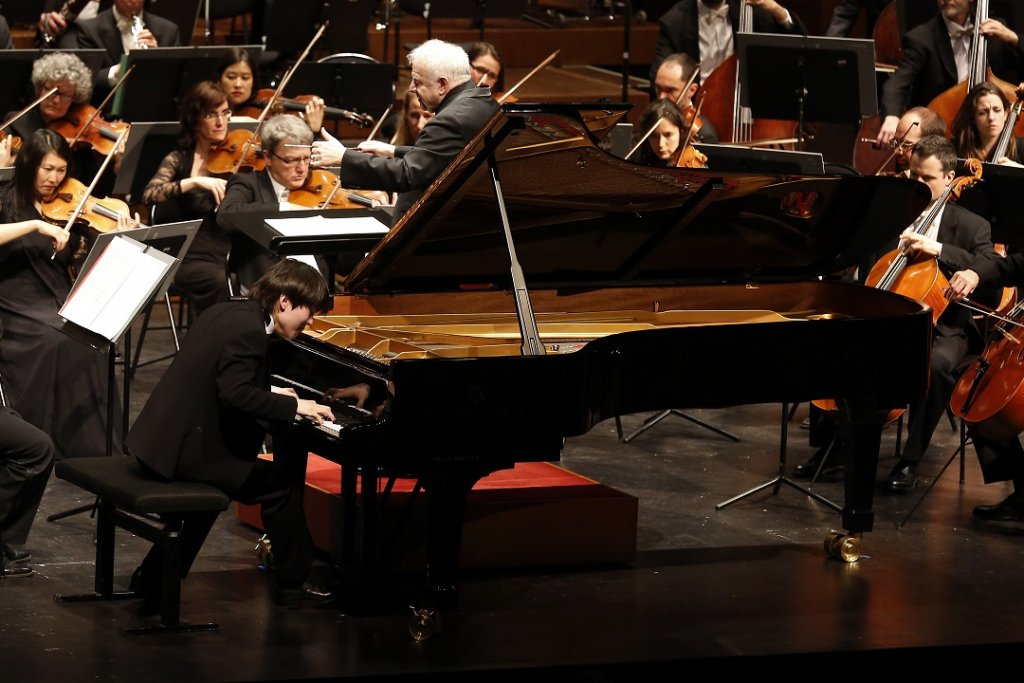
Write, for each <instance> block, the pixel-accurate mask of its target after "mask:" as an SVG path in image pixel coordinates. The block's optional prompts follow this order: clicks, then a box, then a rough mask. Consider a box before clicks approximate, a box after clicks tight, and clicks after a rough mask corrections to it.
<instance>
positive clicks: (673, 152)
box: [634, 100, 686, 166]
mask: <svg viewBox="0 0 1024 683" xmlns="http://www.w3.org/2000/svg"><path fill="white" fill-rule="evenodd" d="M655 123H657V124H658V127H657V128H655V129H654V132H653V133H651V134H650V135H649V136H648V137H647V142H646V144H644V145H641V146H640V149H639V150H638V151H637V153H636V156H635V157H634V161H636V162H637V163H641V164H645V165H647V166H675V165H676V163H675V162H676V159H677V153H678V151H679V145H681V144H682V143H683V140H684V139H685V138H686V122H685V121H684V120H683V113H682V112H681V111H679V107H677V106H676V105H675V104H673V103H672V101H671V100H655V101H654V102H651V103H650V104H649V105H648V106H647V109H645V110H644V113H643V115H642V116H641V117H640V122H639V123H638V124H637V127H636V129H635V130H636V131H637V140H639V136H641V135H645V134H646V133H647V131H649V130H651V127H652V126H654V124H655Z"/></svg>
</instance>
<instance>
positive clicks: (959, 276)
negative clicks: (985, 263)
mask: <svg viewBox="0 0 1024 683" xmlns="http://www.w3.org/2000/svg"><path fill="white" fill-rule="evenodd" d="M980 280H981V278H980V277H979V276H978V274H977V273H975V272H974V271H973V270H961V271H957V272H956V273H953V277H951V278H949V287H947V288H946V298H947V299H952V300H953V301H959V300H960V299H966V298H967V297H969V296H970V295H971V293H972V292H974V290H975V288H977V286H978V282H979V281H980Z"/></svg>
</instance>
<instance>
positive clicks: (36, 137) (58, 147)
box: [11, 128, 72, 213]
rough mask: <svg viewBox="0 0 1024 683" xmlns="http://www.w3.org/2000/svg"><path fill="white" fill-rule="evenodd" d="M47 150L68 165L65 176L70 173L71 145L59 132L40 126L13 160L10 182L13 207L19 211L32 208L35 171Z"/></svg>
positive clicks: (34, 196) (34, 197)
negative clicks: (12, 173) (12, 175)
mask: <svg viewBox="0 0 1024 683" xmlns="http://www.w3.org/2000/svg"><path fill="white" fill-rule="evenodd" d="M49 152H53V153H54V154H56V155H57V156H58V157H60V158H61V159H62V160H63V161H64V162H66V163H67V165H68V170H67V174H66V175H65V176H64V177H65V178H66V177H68V176H70V175H71V157H72V152H71V147H70V146H68V142H67V140H65V139H64V136H63V135H61V134H60V133H58V132H56V131H53V130H50V129H49V128H40V129H39V130H37V131H36V132H35V133H33V134H32V137H30V138H29V139H28V141H27V142H26V143H25V144H24V146H23V147H22V148H21V151H20V152H19V153H18V158H17V160H15V162H14V179H13V181H12V182H11V191H12V195H13V197H12V198H11V201H12V204H13V205H14V206H13V208H14V210H15V211H16V212H18V213H21V212H23V211H27V210H29V209H31V208H32V206H33V203H34V202H35V199H36V172H37V171H38V170H39V165H40V164H42V163H43V159H45V158H46V155H47V154H48V153H49Z"/></svg>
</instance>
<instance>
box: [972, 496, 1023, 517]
mask: <svg viewBox="0 0 1024 683" xmlns="http://www.w3.org/2000/svg"><path fill="white" fill-rule="evenodd" d="M974 516H975V518H977V519H983V520H985V521H987V522H1024V496H1022V495H1018V494H1016V493H1012V494H1010V497H1009V498H1007V499H1006V500H1004V501H1002V502H1001V503H999V504H998V505H979V506H978V507H976V508H974Z"/></svg>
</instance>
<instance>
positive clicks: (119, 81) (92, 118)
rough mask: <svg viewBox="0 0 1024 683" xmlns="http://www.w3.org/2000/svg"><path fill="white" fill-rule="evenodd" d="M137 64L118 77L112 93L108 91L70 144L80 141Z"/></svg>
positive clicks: (73, 144) (111, 90)
mask: <svg viewBox="0 0 1024 683" xmlns="http://www.w3.org/2000/svg"><path fill="white" fill-rule="evenodd" d="M136 66H137V65H136V64H132V65H131V67H129V69H128V70H127V71H125V72H124V76H121V78H119V79H117V83H116V84H115V85H114V87H113V88H111V89H110V93H108V94H107V96H106V97H104V98H103V101H102V102H100V106H98V107H96V109H95V110H94V111H93V113H92V115H91V116H90V117H89V118H88V119H86V121H85V125H83V126H82V127H81V128H79V129H78V132H77V133H75V137H73V138H71V140H70V141H69V142H68V144H69V145H71V146H72V147H74V146H75V143H76V142H78V139H79V138H80V137H82V133H84V132H85V131H86V130H88V128H89V126H91V125H92V122H93V121H95V120H96V117H97V116H99V115H100V112H101V111H103V107H105V106H107V102H110V98H112V97H113V96H114V95H116V94H117V91H118V90H119V89H120V88H121V86H122V85H124V82H125V81H127V80H128V77H129V76H131V75H132V72H133V71H135V67H136Z"/></svg>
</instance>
